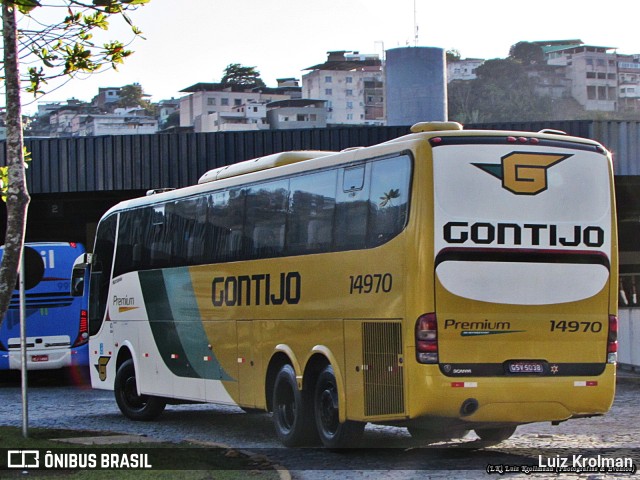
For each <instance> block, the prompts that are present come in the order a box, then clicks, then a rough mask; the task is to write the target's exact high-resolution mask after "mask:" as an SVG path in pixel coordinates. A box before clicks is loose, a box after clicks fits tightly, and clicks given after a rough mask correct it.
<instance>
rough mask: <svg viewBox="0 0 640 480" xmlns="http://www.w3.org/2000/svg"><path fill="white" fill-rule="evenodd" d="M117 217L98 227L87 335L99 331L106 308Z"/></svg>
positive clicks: (101, 223) (92, 267) (108, 218)
mask: <svg viewBox="0 0 640 480" xmlns="http://www.w3.org/2000/svg"><path fill="white" fill-rule="evenodd" d="M117 218H118V217H117V215H112V216H110V217H107V218H106V219H104V220H103V221H101V222H100V224H99V225H98V231H97V232H96V244H95V248H94V251H93V258H92V261H91V280H90V282H89V285H90V291H89V298H90V304H89V334H90V335H95V334H96V333H98V330H100V326H101V325H102V320H103V319H104V313H105V310H106V308H107V296H108V294H109V285H110V278H111V267H112V264H113V249H114V247H115V242H116V224H117V223H116V222H117Z"/></svg>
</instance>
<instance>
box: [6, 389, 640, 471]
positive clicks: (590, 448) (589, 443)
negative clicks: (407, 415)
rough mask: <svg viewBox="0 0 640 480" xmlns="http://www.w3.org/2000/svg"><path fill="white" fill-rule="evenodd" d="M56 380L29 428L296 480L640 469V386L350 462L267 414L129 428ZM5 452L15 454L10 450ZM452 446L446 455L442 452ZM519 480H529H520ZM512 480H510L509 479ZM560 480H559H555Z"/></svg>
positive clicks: (373, 435) (230, 413)
mask: <svg viewBox="0 0 640 480" xmlns="http://www.w3.org/2000/svg"><path fill="white" fill-rule="evenodd" d="M52 383H53V382H51V381H44V382H34V384H33V386H32V387H31V388H30V389H29V419H30V422H29V424H30V426H32V427H52V428H72V429H73V428H77V429H87V430H99V431H110V432H120V433H124V432H126V433H130V434H138V435H147V436H150V437H154V438H158V439H162V440H167V441H181V440H184V439H193V440H199V441H205V442H219V443H224V444H227V445H230V446H232V447H236V448H244V449H249V450H254V451H259V452H261V453H264V454H266V455H268V456H269V457H270V458H271V459H273V460H275V461H276V462H277V463H280V464H282V465H284V466H285V467H287V468H289V469H290V470H291V472H292V475H293V477H294V478H296V479H297V478H299V479H307V478H314V479H315V478H321V479H327V480H329V479H340V480H350V479H361V478H379V477H381V476H382V475H383V474H384V476H385V478H389V477H390V478H394V479H403V480H404V479H408V478H432V479H444V478H451V477H452V476H455V477H458V478H491V477H492V476H493V477H494V478H498V477H499V476H500V475H498V474H496V475H492V476H490V475H488V474H487V473H486V467H487V465H499V464H509V465H523V464H526V465H538V463H539V457H538V456H539V455H541V456H542V458H543V459H547V458H551V459H553V458H555V457H556V456H560V457H567V456H569V457H571V456H572V455H574V454H582V455H583V456H584V458H595V457H597V455H603V456H614V457H626V456H630V457H632V458H634V462H635V464H636V465H638V466H640V385H638V384H633V383H630V384H621V385H619V386H618V393H617V395H616V400H615V403H614V406H613V408H612V410H611V412H610V413H609V414H607V415H606V416H603V417H597V418H591V419H580V420H573V421H570V422H565V423H563V424H561V425H559V426H551V425H550V424H532V425H526V426H522V427H520V428H519V429H518V430H517V432H516V434H515V435H514V436H513V437H512V438H511V439H509V440H507V441H505V442H503V443H502V444H500V445H499V446H497V447H491V448H484V449H471V448H467V447H468V446H469V445H475V444H474V443H473V440H474V438H475V437H474V436H473V434H470V435H469V436H468V438H466V439H465V440H464V441H457V442H450V443H449V444H447V445H436V446H435V447H436V448H420V447H419V446H417V445H415V444H414V443H412V441H411V438H410V436H409V435H408V433H407V432H406V430H404V429H400V428H392V427H380V426H372V425H369V426H368V427H367V430H366V432H365V438H364V444H363V447H365V448H362V449H359V450H357V451H354V452H350V453H348V454H345V453H334V452H328V451H326V450H322V449H301V450H291V449H285V448H282V447H281V446H280V444H279V443H278V442H277V440H276V439H275V435H274V433H273V427H272V424H271V419H270V416H269V415H267V414H263V413H250V414H247V413H244V412H242V411H241V410H240V409H237V408H233V407H221V406H215V405H181V406H168V407H167V410H166V411H165V413H164V414H163V415H162V416H161V418H160V419H159V420H157V421H154V422H144V423H141V422H132V421H130V420H127V419H126V418H124V417H123V416H122V415H121V414H120V412H119V410H118V408H117V406H116V404H115V401H114V398H113V393H112V392H107V391H99V390H91V389H90V388H87V387H86V386H84V387H83V386H73V385H66V386H58V385H52ZM20 398H21V397H20V388H19V385H18V384H16V383H15V382H13V383H4V384H0V424H2V425H15V426H19V425H21V414H20V405H21V399H20ZM6 447H10V446H9V445H8V446H6ZM444 447H446V448H444ZM515 477H516V478H518V477H522V478H531V477H529V476H526V475H516V476H515ZM512 478H513V477H512ZM554 478H563V476H562V475H561V476H555V475H554ZM566 478H571V479H588V480H601V479H607V478H613V476H612V475H611V474H601V473H597V474H594V473H588V474H587V473H583V474H581V475H575V474H571V475H568V476H566Z"/></svg>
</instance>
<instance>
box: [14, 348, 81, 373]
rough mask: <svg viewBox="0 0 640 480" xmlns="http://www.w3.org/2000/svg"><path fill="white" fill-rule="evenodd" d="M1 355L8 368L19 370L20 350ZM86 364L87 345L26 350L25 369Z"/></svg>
mask: <svg viewBox="0 0 640 480" xmlns="http://www.w3.org/2000/svg"><path fill="white" fill-rule="evenodd" d="M3 357H6V360H7V364H8V367H9V370H20V369H21V368H22V358H21V354H20V351H10V352H8V353H3ZM2 363H5V362H2ZM88 364H89V351H88V348H87V345H82V346H80V347H77V348H71V349H68V348H65V349H49V350H46V351H37V352H34V351H29V350H27V370H57V369H60V368H67V367H76V366H86V365H88Z"/></svg>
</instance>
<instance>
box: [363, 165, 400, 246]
mask: <svg viewBox="0 0 640 480" xmlns="http://www.w3.org/2000/svg"><path fill="white" fill-rule="evenodd" d="M371 168H372V172H371V201H370V202H369V231H368V233H367V237H368V239H367V247H375V246H378V245H381V244H383V243H385V242H386V241H387V240H389V239H391V238H393V237H395V236H396V235H397V234H398V233H400V232H401V231H402V229H403V228H404V226H405V223H406V221H407V213H408V208H407V207H408V204H409V182H410V180H411V160H410V158H409V157H408V156H405V155H403V156H401V157H395V158H389V159H386V160H379V161H377V162H373V163H372V164H371Z"/></svg>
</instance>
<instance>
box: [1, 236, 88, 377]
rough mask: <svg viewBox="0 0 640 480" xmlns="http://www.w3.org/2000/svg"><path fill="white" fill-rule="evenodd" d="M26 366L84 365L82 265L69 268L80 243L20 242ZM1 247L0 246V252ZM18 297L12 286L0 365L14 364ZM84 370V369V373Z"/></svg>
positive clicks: (12, 366)
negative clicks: (32, 273)
mask: <svg viewBox="0 0 640 480" xmlns="http://www.w3.org/2000/svg"><path fill="white" fill-rule="evenodd" d="M24 250H25V252H24V257H23V258H25V264H26V268H33V269H34V270H39V274H38V275H36V276H35V277H30V276H29V272H27V274H26V275H25V277H26V278H25V304H26V343H27V369H28V370H48V369H60V368H63V367H71V368H74V369H75V368H77V369H83V370H86V369H87V368H88V364H89V362H88V360H89V355H88V340H89V335H88V318H87V302H88V285H87V288H85V284H88V276H87V277H86V278H85V276H86V275H88V273H87V271H86V270H85V271H82V272H80V273H76V276H75V278H72V276H73V275H72V269H73V265H74V262H75V261H76V259H77V258H78V257H79V256H81V255H84V253H85V248H84V246H83V245H82V244H80V243H69V242H37V243H27V244H26V245H25V247H24ZM3 251H4V248H2V247H0V255H1V253H2V252H3ZM21 365H22V361H21V353H20V298H19V291H18V290H17V289H16V290H15V292H14V294H13V297H12V299H11V304H10V306H9V310H8V311H7V314H6V316H5V318H4V321H3V322H2V327H0V370H19V369H20V368H21ZM84 376H86V373H84Z"/></svg>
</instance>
